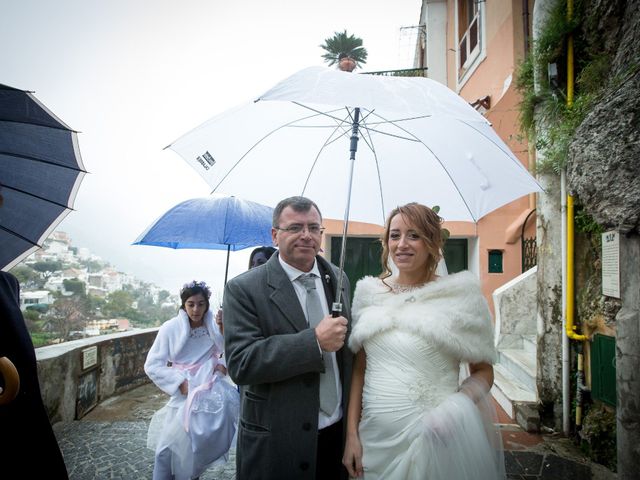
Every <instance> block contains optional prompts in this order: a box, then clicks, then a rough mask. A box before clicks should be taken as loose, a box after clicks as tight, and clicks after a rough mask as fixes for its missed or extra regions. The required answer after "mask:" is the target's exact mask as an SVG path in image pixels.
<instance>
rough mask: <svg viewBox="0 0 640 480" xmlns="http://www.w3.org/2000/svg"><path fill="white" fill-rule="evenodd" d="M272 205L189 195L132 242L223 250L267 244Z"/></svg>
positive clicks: (227, 271) (157, 245) (136, 243)
mask: <svg viewBox="0 0 640 480" xmlns="http://www.w3.org/2000/svg"><path fill="white" fill-rule="evenodd" d="M272 215H273V208H271V207H268V206H266V205H261V204H259V203H255V202H250V201H248V200H242V199H240V198H236V197H232V196H210V197H202V198H192V199H190V200H186V201H184V202H181V203H179V204H178V205H176V206H175V207H172V208H170V209H169V210H168V211H167V212H166V213H164V214H163V215H161V216H160V217H159V218H158V219H157V220H156V221H155V222H153V223H152V224H151V225H150V226H149V227H148V228H147V229H146V230H145V231H144V232H143V233H142V234H141V235H140V236H139V237H138V238H137V239H136V241H135V242H133V245H153V246H156V247H166V248H190V249H207V250H226V251H227V266H226V269H225V272H224V283H225V284H226V283H227V275H228V273H229V252H231V250H233V251H236V250H243V249H245V248H249V247H254V246H258V245H271V242H272V240H271V218H272Z"/></svg>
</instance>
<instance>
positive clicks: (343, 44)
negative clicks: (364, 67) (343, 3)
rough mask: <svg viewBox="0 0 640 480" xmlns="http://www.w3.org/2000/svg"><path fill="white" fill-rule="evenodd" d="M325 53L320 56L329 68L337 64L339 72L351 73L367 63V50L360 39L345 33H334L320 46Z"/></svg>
mask: <svg viewBox="0 0 640 480" xmlns="http://www.w3.org/2000/svg"><path fill="white" fill-rule="evenodd" d="M320 47H321V48H323V49H324V50H325V51H326V53H325V54H324V55H322V58H324V60H325V62H327V64H328V65H329V66H332V65H335V64H338V68H339V69H340V70H343V71H346V72H351V71H353V69H354V68H356V67H360V65H361V64H364V63H367V49H366V48H364V47H363V46H362V39H361V38H358V37H356V36H354V35H348V34H347V31H346V30H345V31H343V32H335V33H334V35H333V36H332V37H329V38H327V39H325V41H324V43H323V44H322V45H320Z"/></svg>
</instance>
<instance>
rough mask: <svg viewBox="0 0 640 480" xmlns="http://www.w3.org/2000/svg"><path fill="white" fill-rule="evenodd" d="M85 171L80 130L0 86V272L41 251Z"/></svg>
mask: <svg viewBox="0 0 640 480" xmlns="http://www.w3.org/2000/svg"><path fill="white" fill-rule="evenodd" d="M85 173H86V172H85V169H84V166H83V164H82V158H81V157H80V151H79V148H78V138H77V134H76V132H75V131H73V130H72V129H71V128H69V127H68V126H67V125H65V124H64V123H63V122H62V121H61V120H60V119H59V118H58V117H56V116H55V115H54V114H53V113H52V112H51V111H50V110H49V109H47V107H45V106H44V105H43V104H42V103H40V102H39V101H38V99H37V98H36V97H35V96H34V95H33V94H31V93H30V92H27V91H24V90H18V89H16V88H13V87H8V86H6V85H2V84H0V207H1V208H0V245H2V248H0V269H2V270H9V269H10V268H12V267H13V266H15V265H16V264H17V263H19V262H20V261H21V260H23V259H24V258H25V257H27V256H28V255H30V254H31V253H32V252H33V251H35V250H37V249H38V248H40V246H41V245H42V242H43V241H44V240H45V239H46V238H47V237H48V236H49V234H50V233H51V232H52V231H53V230H54V229H55V227H56V226H57V225H58V224H59V223H60V222H61V221H62V219H64V217H65V216H66V215H67V214H68V213H69V212H70V211H71V210H72V209H73V203H74V201H75V198H76V193H77V192H78V189H79V188H80V183H81V182H82V179H83V177H84V175H85Z"/></svg>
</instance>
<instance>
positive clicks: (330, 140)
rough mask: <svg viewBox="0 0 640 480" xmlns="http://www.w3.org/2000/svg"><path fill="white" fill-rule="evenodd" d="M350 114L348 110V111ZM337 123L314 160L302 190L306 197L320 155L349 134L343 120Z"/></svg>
mask: <svg viewBox="0 0 640 480" xmlns="http://www.w3.org/2000/svg"><path fill="white" fill-rule="evenodd" d="M347 112H348V110H347ZM349 116H351V114H349ZM329 117H330V118H332V117H331V116H329ZM336 121H337V123H338V124H337V125H336V126H335V128H334V129H333V131H332V132H331V134H330V135H329V136H328V137H327V139H326V140H325V142H324V145H322V146H321V147H320V149H319V150H318V154H317V155H316V158H315V159H314V160H313V164H312V165H311V168H310V169H309V173H308V174H307V179H306V180H305V182H304V187H303V188H302V195H304V192H305V191H306V190H307V185H308V184H309V180H310V179H311V174H312V173H313V170H314V169H315V168H316V164H317V163H318V160H319V159H320V155H321V154H322V151H323V150H324V149H325V148H326V147H327V146H328V145H331V144H332V143H333V142H335V141H337V140H338V139H340V138H341V137H343V136H344V135H345V134H347V133H349V131H348V130H344V127H343V125H344V124H345V123H346V122H345V121H344V119H343V120H339V119H336ZM341 128H342V129H343V132H342V133H341V134H340V135H338V136H337V137H335V138H333V139H332V137H333V135H334V134H335V133H336V132H337V131H338V130H339V129H341Z"/></svg>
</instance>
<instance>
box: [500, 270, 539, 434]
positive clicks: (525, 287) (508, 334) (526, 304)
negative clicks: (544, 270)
mask: <svg viewBox="0 0 640 480" xmlns="http://www.w3.org/2000/svg"><path fill="white" fill-rule="evenodd" d="M536 272H537V269H536V268H535V267H534V268H532V269H531V270H528V271H527V272H525V273H523V274H522V275H520V276H518V277H516V278H514V279H513V280H512V281H510V282H508V283H507V284H505V285H503V286H502V287H500V288H499V289H497V290H496V291H495V292H494V293H493V301H494V306H495V312H496V313H495V316H496V324H495V331H496V338H495V340H496V346H497V349H498V363H497V364H496V365H494V385H493V388H492V389H491V393H492V394H493V397H494V398H495V400H496V402H498V404H499V405H500V406H501V407H502V409H503V410H504V411H505V412H506V413H507V415H509V417H511V418H512V419H513V420H515V421H516V423H518V424H519V425H520V426H521V427H522V428H523V429H525V430H527V431H536V430H537V429H538V428H539V416H538V412H537V408H536V407H537V403H538V395H537V388H536Z"/></svg>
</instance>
